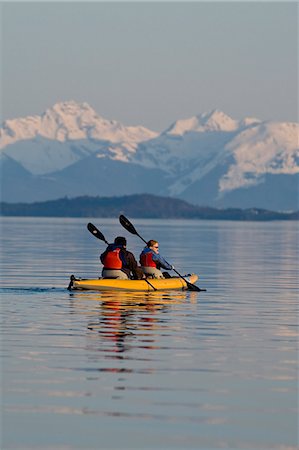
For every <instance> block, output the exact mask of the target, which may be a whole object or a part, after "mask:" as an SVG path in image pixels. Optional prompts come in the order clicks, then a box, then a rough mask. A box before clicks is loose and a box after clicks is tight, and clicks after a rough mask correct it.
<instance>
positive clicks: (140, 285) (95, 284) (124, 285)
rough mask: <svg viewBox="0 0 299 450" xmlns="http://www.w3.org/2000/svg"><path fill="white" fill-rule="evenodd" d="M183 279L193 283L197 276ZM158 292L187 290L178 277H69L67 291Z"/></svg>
mask: <svg viewBox="0 0 299 450" xmlns="http://www.w3.org/2000/svg"><path fill="white" fill-rule="evenodd" d="M184 278H186V280H187V281H188V282H189V283H192V284H193V283H195V282H196V281H197V279H198V276H197V275H195V274H191V275H186V276H185V277H184ZM154 288H155V289H156V290H158V291H160V290H168V289H180V290H185V289H187V284H186V282H185V281H184V280H183V279H182V278H180V277H172V278H163V279H152V278H151V279H149V280H148V281H145V280H115V279H114V280H113V279H108V278H97V279H93V280H92V279H80V278H75V277H74V275H72V276H71V281H70V284H69V287H68V289H69V290H96V291H112V290H117V291H122V290H124V291H153V290H154Z"/></svg>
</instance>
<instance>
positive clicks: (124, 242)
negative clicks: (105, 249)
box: [114, 236, 127, 245]
mask: <svg viewBox="0 0 299 450" xmlns="http://www.w3.org/2000/svg"><path fill="white" fill-rule="evenodd" d="M114 244H116V245H127V240H126V238H125V237H122V236H117V237H116V238H115V239H114Z"/></svg>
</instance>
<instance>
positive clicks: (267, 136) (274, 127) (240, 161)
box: [219, 122, 299, 192]
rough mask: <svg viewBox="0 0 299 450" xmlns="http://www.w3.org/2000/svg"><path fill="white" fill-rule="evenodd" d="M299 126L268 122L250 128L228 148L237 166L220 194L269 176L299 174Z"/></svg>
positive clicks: (231, 142)
mask: <svg viewBox="0 0 299 450" xmlns="http://www.w3.org/2000/svg"><path fill="white" fill-rule="evenodd" d="M298 136H299V125H298V124H297V123H288V122H287V123H284V122H282V123H275V122H264V123H261V124H258V125H257V126H253V127H251V128H247V129H245V130H244V131H242V132H241V133H239V134H238V135H237V136H236V137H235V138H234V139H232V140H231V141H230V142H229V144H228V145H227V147H226V149H227V150H229V151H230V152H231V153H232V154H233V155H234V160H235V162H234V164H232V165H231V166H230V167H229V170H228V172H227V173H226V174H225V176H224V177H222V179H221V180H220V183H219V188H220V192H224V191H230V190H233V189H238V188H240V187H248V186H252V185H255V184H257V183H258V182H259V181H260V179H261V177H262V176H263V175H265V174H266V173H271V174H289V175H293V174H297V173H299V165H298V161H299V149H298Z"/></svg>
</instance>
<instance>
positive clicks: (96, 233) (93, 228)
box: [87, 222, 108, 244]
mask: <svg viewBox="0 0 299 450" xmlns="http://www.w3.org/2000/svg"><path fill="white" fill-rule="evenodd" d="M87 229H88V231H90V233H91V234H93V235H94V236H95V237H96V238H98V239H100V240H101V241H104V242H106V244H108V242H107V241H106V239H105V236H104V235H103V234H102V233H101V232H100V230H98V229H97V227H96V226H95V225H94V224H93V223H90V222H89V223H88V224H87Z"/></svg>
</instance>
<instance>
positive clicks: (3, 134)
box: [0, 100, 157, 148]
mask: <svg viewBox="0 0 299 450" xmlns="http://www.w3.org/2000/svg"><path fill="white" fill-rule="evenodd" d="M37 136H42V137H44V138H46V139H50V140H55V141H59V142H65V141H68V140H71V141H73V140H79V139H83V140H84V139H91V140H102V141H103V140H107V141H110V142H113V143H119V142H126V143H128V144H129V145H132V144H137V143H138V142H141V141H145V140H148V139H152V138H154V137H156V136H157V133H155V132H152V131H150V130H148V129H146V128H144V127H141V126H136V127H132V126H131V127H125V126H123V125H122V124H121V123H119V122H117V121H114V120H107V119H104V118H103V117H101V116H99V115H98V114H97V113H96V112H95V111H94V110H93V109H92V108H91V107H90V106H89V104H88V103H85V102H84V103H77V102H75V101H73V100H70V101H65V102H60V103H56V104H55V105H54V106H53V107H51V108H49V109H47V110H46V111H45V112H44V113H43V114H42V115H41V116H32V117H31V116H30V117H25V118H20V119H13V120H7V121H5V122H4V124H3V128H2V129H0V148H4V147H6V146H7V145H9V144H13V143H15V142H17V141H20V140H27V139H33V138H35V137H37Z"/></svg>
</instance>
